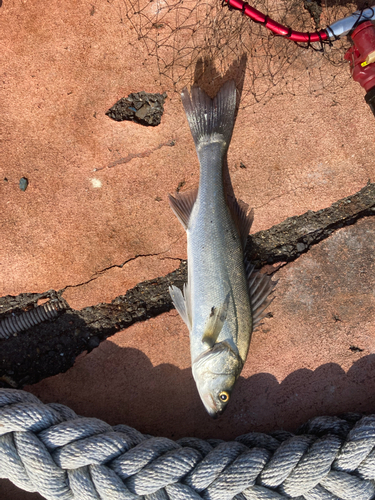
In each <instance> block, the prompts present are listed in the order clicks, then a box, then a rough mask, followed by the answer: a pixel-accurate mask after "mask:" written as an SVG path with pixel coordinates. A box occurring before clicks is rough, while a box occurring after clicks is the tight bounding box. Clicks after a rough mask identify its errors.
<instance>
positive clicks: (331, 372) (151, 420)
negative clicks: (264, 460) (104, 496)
mask: <svg viewBox="0 0 375 500" xmlns="http://www.w3.org/2000/svg"><path fill="white" fill-rule="evenodd" d="M281 362H282V361H281ZM26 389H27V390H28V391H31V392H33V393H34V394H35V395H36V396H38V397H40V399H41V400H42V401H43V402H52V401H54V402H60V403H63V404H66V405H68V406H70V407H71V408H73V409H74V410H75V411H76V412H77V413H78V414H81V415H86V416H95V417H98V418H101V419H103V420H105V421H107V422H109V423H110V424H112V425H114V424H119V423H124V424H127V425H130V426H132V427H135V428H136V429H138V430H139V431H141V432H143V433H149V434H153V435H160V436H167V437H169V438H172V439H178V438H180V437H184V436H196V437H200V438H221V439H226V440H228V439H233V438H235V437H236V436H239V435H241V434H244V433H246V432H250V431H258V432H267V433H269V432H272V431H275V430H278V429H286V430H290V431H295V430H296V429H297V428H298V427H299V426H300V425H301V424H303V423H304V422H306V421H307V420H308V419H310V418H312V417H316V416H319V415H340V414H342V413H346V412H365V413H366V412H367V413H371V412H375V355H369V356H365V357H363V358H361V359H360V360H359V361H357V362H355V363H354V364H353V366H352V367H351V368H350V370H349V371H348V372H347V373H346V372H345V371H344V370H343V369H342V368H341V367H340V366H339V365H337V364H335V363H327V364H324V365H322V366H320V367H319V368H317V369H316V370H314V371H312V370H308V369H299V370H296V371H295V372H293V373H291V374H290V375H288V376H287V377H286V378H285V380H283V381H282V382H281V383H279V382H278V381H277V380H276V378H275V377H274V376H273V375H272V374H270V373H259V374H256V375H253V376H251V377H249V378H248V379H245V378H243V377H240V379H239V380H238V382H237V385H236V387H235V390H234V392H233V395H232V401H231V404H230V405H229V406H228V409H227V410H226V412H225V413H224V414H223V415H222V416H221V417H220V418H219V419H217V420H212V419H211V418H210V417H209V416H208V415H207V414H206V412H205V410H204V408H203V405H202V403H201V401H200V399H199V396H198V394H197V391H196V387H195V382H194V380H193V377H192V373H191V368H190V367H189V368H186V369H183V370H180V369H179V368H177V367H176V366H174V365H171V364H161V365H158V366H152V364H151V362H150V361H149V359H148V358H147V356H146V355H145V354H144V353H143V352H141V351H139V350H138V349H133V348H120V347H118V346H117V345H115V344H113V343H111V342H105V343H103V344H101V346H100V347H99V348H98V349H95V351H94V352H92V353H91V354H89V355H87V356H86V357H84V358H81V359H80V360H79V362H78V363H76V365H75V367H74V370H69V371H68V372H67V373H65V374H61V375H58V376H56V377H53V378H51V379H46V380H44V381H42V382H41V383H40V384H38V385H36V386H29V387H27V388H26Z"/></svg>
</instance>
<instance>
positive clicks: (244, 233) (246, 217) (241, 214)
mask: <svg viewBox="0 0 375 500" xmlns="http://www.w3.org/2000/svg"><path fill="white" fill-rule="evenodd" d="M227 203H228V207H229V210H230V213H231V215H232V218H233V220H234V223H235V224H236V227H237V230H238V233H239V235H240V238H241V243H242V248H245V246H246V241H247V237H248V235H249V232H250V228H251V225H252V223H253V220H254V209H251V210H250V212H249V213H247V212H248V209H249V205H248V204H247V203H245V202H244V201H242V200H236V198H235V197H234V196H229V195H227Z"/></svg>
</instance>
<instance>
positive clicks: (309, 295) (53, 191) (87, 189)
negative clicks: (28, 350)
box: [0, 0, 375, 500]
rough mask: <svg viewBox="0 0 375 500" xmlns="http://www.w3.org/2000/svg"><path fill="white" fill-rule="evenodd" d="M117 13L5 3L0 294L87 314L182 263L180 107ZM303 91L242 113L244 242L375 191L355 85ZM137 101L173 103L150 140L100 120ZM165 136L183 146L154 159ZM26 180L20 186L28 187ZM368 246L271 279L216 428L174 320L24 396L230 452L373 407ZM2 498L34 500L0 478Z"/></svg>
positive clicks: (233, 166) (333, 244)
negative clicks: (163, 96)
mask: <svg viewBox="0 0 375 500" xmlns="http://www.w3.org/2000/svg"><path fill="white" fill-rule="evenodd" d="M121 6H122V3H121V2H120V1H117V0H113V1H110V2H101V3H95V5H92V4H90V3H83V4H80V5H79V6H77V3H76V2H73V1H67V2H63V3H61V2H58V1H56V0H52V1H51V2H49V5H48V8H46V5H45V4H43V3H42V2H40V1H39V2H30V1H27V0H23V2H7V1H5V0H4V2H3V4H2V6H1V7H0V14H1V16H0V39H1V46H2V51H1V53H0V58H1V65H0V67H1V70H0V74H1V80H2V86H1V88H0V103H1V114H0V130H1V134H2V147H1V149H0V171H1V176H0V227H1V239H0V277H1V278H0V296H4V295H7V294H11V295H17V294H19V293H22V292H43V291H46V290H48V289H51V288H52V289H55V290H58V289H61V288H64V287H67V289H66V292H65V294H64V297H65V299H66V300H67V301H68V302H69V304H70V305H71V307H73V308H76V309H80V308H82V307H85V306H88V305H94V304H97V303H99V302H109V301H111V300H112V299H114V298H115V297H116V296H117V295H119V294H124V293H125V292H126V290H127V289H128V288H131V287H133V286H134V285H135V284H136V283H139V282H141V281H143V280H146V279H152V278H156V277H158V276H163V275H165V274H167V273H169V272H170V271H172V270H174V269H176V268H177V267H178V265H179V263H180V259H184V258H186V239H185V235H184V232H183V230H182V228H181V226H180V224H179V222H178V221H177V219H176V218H175V217H174V215H173V214H172V212H171V210H170V209H169V206H168V202H167V195H168V193H173V192H174V191H175V189H176V188H177V186H178V185H179V183H180V182H185V184H184V189H188V188H190V187H194V186H196V185H197V182H198V163H197V158H196V155H195V150H194V145H193V141H192V139H191V136H190V131H189V129H188V125H187V123H186V120H185V117H184V113H183V109H182V106H181V103H180V99H179V96H178V94H176V93H174V92H173V87H172V86H171V84H170V83H168V81H164V82H162V83H160V82H159V74H158V68H157V65H156V63H155V61H154V59H153V58H151V57H150V58H148V59H147V61H146V63H145V62H144V61H145V58H146V57H147V52H146V50H145V47H144V46H143V45H142V44H140V43H138V42H137V39H136V35H135V33H134V31H132V30H131V29H129V27H128V25H127V24H126V23H125V22H124V21H123V14H122V10H121ZM326 71H330V69H329V68H328V69H326ZM332 71H333V69H332ZM335 71H337V70H336V69H335ZM340 71H341V74H342V75H343V76H345V75H346V74H347V71H348V68H347V67H346V66H343V67H342V69H341V70H340ZM246 78H249V77H248V76H247V77H246ZM246 78H245V87H246ZM310 83H311V82H310V80H309V79H308V78H307V77H306V80H305V81H303V80H302V83H301V89H302V90H301V92H300V93H299V95H297V96H291V95H290V94H288V95H287V94H283V95H278V96H277V97H275V98H274V99H272V100H271V101H270V102H268V103H267V104H265V105H263V104H262V103H260V104H257V105H253V106H249V107H247V108H246V109H240V111H239V114H238V119H237V122H236V126H235V130H234V134H233V139H232V144H231V147H230V150H229V158H228V160H229V170H230V173H231V177H232V182H233V185H234V190H235V192H236V194H237V196H238V197H239V198H241V199H243V200H244V201H245V202H247V203H248V204H249V205H250V206H253V207H254V208H255V222H254V226H253V229H252V232H256V231H259V230H261V229H268V228H270V227H271V226H273V225H274V224H277V223H279V222H281V221H283V220H285V219H286V218H287V217H290V216H293V215H299V214H302V213H304V212H306V211H308V210H319V209H321V208H325V207H328V206H329V205H331V204H332V203H333V202H335V201H336V200H338V199H340V198H343V197H345V196H348V195H350V194H353V193H355V192H357V191H358V190H359V189H361V188H362V187H363V186H364V185H366V183H367V182H368V180H369V179H370V180H371V181H375V170H374V157H375V141H374V140H373V137H374V132H375V121H374V116H373V115H372V114H371V112H370V110H369V109H368V107H367V105H366V104H365V102H364V100H363V95H364V92H363V91H362V89H361V88H360V87H359V85H357V84H355V83H354V82H352V81H350V80H347V82H346V86H345V87H344V88H342V89H338V90H337V91H336V93H329V92H327V91H325V90H323V89H322V90H321V92H317V93H314V94H311V92H309V85H310ZM141 90H145V91H147V92H160V93H162V92H164V91H166V92H167V94H168V98H167V100H166V103H165V113H164V115H163V118H162V122H161V124H160V125H159V126H158V127H155V128H153V127H149V128H145V127H143V126H141V125H138V124H135V123H131V122H122V123H117V122H114V121H112V120H110V119H109V118H108V117H107V116H106V115H105V111H106V110H107V109H108V108H109V107H111V106H112V105H113V104H114V103H115V102H116V101H117V100H118V99H119V98H121V97H124V96H127V95H128V94H129V93H131V92H138V91H141ZM172 139H173V140H174V141H175V146H173V147H170V146H162V147H159V146H160V145H161V144H167V143H168V142H170V141H171V140H172ZM129 155H134V158H133V159H132V160H131V161H127V162H123V163H118V164H117V165H116V166H115V167H112V168H110V167H108V166H109V165H111V164H112V163H113V162H117V161H118V160H120V159H122V158H123V159H124V158H125V159H126V158H127V157H128V156H129ZM137 155H138V156H137ZM240 162H242V163H243V164H244V165H245V166H246V168H241V167H240ZM21 177H27V178H28V179H29V186H28V189H27V190H26V191H25V192H22V191H21V190H20V189H19V186H18V183H19V179H20V178H21ZM5 178H6V179H7V181H5V180H4V179H5ZM99 186H100V187H99ZM374 245H375V226H374V222H373V219H372V218H365V219H363V220H361V221H359V222H358V223H356V224H355V225H354V226H351V227H347V228H343V229H340V230H338V231H336V232H335V233H334V234H333V235H332V236H331V237H329V238H328V239H327V240H325V241H323V242H321V243H320V244H319V245H317V246H315V247H313V248H312V249H311V250H310V251H309V252H308V253H307V254H305V255H303V256H301V257H300V258H298V259H297V260H296V261H295V262H294V263H291V264H288V265H286V266H285V267H283V268H282V269H280V270H279V271H278V273H277V278H278V279H279V283H278V286H277V291H276V299H275V301H274V302H273V304H272V307H271V310H272V313H273V317H272V318H270V319H267V320H265V322H264V325H263V326H262V327H261V328H260V329H259V330H257V331H256V332H254V335H253V339H252V343H251V347H250V353H249V357H248V360H247V362H246V365H245V368H244V370H243V372H242V375H241V378H240V380H239V382H238V384H237V387H236V390H235V393H234V396H233V401H232V402H231V405H230V406H229V408H228V410H227V411H226V413H225V414H224V415H223V416H222V418H220V419H218V420H216V421H213V420H211V419H210V418H209V416H208V415H206V413H205V411H204V409H203V407H202V405H201V403H200V400H199V398H198V395H197V392H196V389H195V386H194V382H193V379H192V375H191V369H190V354H189V339H188V334H187V330H186V327H185V326H184V324H183V323H182V321H181V320H180V318H179V317H178V315H177V312H176V311H175V310H173V311H171V312H170V313H166V314H163V315H161V316H159V317H157V318H154V319H151V320H149V321H147V322H144V323H139V324H135V325H133V326H132V327H131V328H129V329H127V330H125V331H123V332H120V333H118V334H116V335H114V336H113V337H111V338H109V339H108V340H106V341H105V342H103V343H102V344H100V346H99V347H98V348H97V349H94V350H93V351H92V352H91V353H90V354H87V355H85V354H83V355H81V356H80V357H79V358H77V360H76V364H75V366H74V367H73V368H72V369H70V370H69V371H68V372H66V373H64V374H60V375H57V376H55V377H52V378H50V379H46V380H43V381H41V382H40V383H39V384H36V385H34V386H29V387H26V388H25V389H26V390H28V391H30V392H33V393H34V394H35V395H37V396H38V397H39V398H40V399H41V400H42V401H44V402H51V401H54V402H60V403H63V404H66V405H68V406H70V407H72V408H73V409H74V410H75V411H76V412H77V413H79V414H81V415H87V416H95V417H98V418H101V419H104V420H106V421H107V422H109V423H111V424H117V423H125V424H128V425H131V426H134V427H136V428H137V429H138V430H140V431H142V432H145V433H150V434H154V435H162V436H168V437H172V438H178V437H182V436H187V435H190V436H198V437H204V438H205V437H220V438H224V439H231V438H233V437H235V436H237V435H239V434H241V433H245V432H248V431H265V432H270V431H272V430H275V429H280V428H285V429H290V430H293V429H295V428H296V427H297V426H298V425H300V424H301V423H303V422H304V421H306V419H308V418H310V417H313V416H316V415H322V414H331V415H337V414H340V413H342V412H346V411H366V412H375V396H374V394H375V390H374V389H375V375H374V373H375V356H374V352H375V329H374V321H373V319H374V308H375V298H374V289H375V288H374V286H375V279H374V273H375V260H374V255H373V248H374ZM126 261H129V262H128V263H126V264H125V265H124V266H123V267H122V268H119V267H112V266H115V265H120V264H122V263H124V262H126ZM108 268H111V269H108ZM106 269H108V270H106ZM350 347H355V348H359V349H360V350H356V349H354V351H353V350H351V349H350ZM0 498H1V499H2V500H36V499H37V498H40V497H39V496H38V495H36V494H31V493H25V492H20V490H17V489H16V488H15V487H13V486H12V485H11V484H10V483H8V482H7V481H4V480H2V481H0Z"/></svg>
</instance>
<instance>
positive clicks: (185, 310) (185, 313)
mask: <svg viewBox="0 0 375 500" xmlns="http://www.w3.org/2000/svg"><path fill="white" fill-rule="evenodd" d="M184 293H185V298H184V295H183V293H182V292H181V290H180V289H179V288H177V287H176V286H173V285H172V286H170V287H169V295H170V296H171V299H172V302H173V305H174V306H175V308H176V310H177V312H178V314H179V315H180V316H181V318H182V319H183V321H184V323H185V324H186V326H187V327H188V329H189V331H190V330H191V317H190V314H189V303H188V301H187V297H186V288H185V285H184Z"/></svg>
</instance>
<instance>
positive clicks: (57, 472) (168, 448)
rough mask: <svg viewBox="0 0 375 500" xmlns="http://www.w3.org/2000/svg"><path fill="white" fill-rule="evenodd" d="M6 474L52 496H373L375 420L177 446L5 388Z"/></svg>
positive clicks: (124, 499)
mask: <svg viewBox="0 0 375 500" xmlns="http://www.w3.org/2000/svg"><path fill="white" fill-rule="evenodd" d="M0 477H2V478H7V479H10V480H11V481H12V482H13V483H14V484H15V485H16V486H18V487H19V488H21V489H23V490H26V491H30V492H34V491H37V492H39V493H40V494H41V495H42V496H44V497H45V498H47V499H49V500H137V499H142V500H200V499H204V500H232V499H233V500H280V499H285V498H289V499H290V498H292V499H294V500H371V499H375V481H374V480H375V416H374V415H372V416H368V417H362V418H361V416H360V415H353V414H351V415H347V416H346V417H345V418H342V419H339V418H337V417H319V418H315V419H312V420H311V421H309V422H308V423H307V424H305V425H304V426H302V427H301V428H300V429H299V431H298V432H297V434H292V433H290V432H285V431H279V432H275V433H273V434H272V435H266V434H261V433H256V432H252V433H249V434H245V435H243V436H239V437H238V438H237V439H236V440H235V441H232V442H228V443H227V442H224V441H221V440H218V439H217V440H214V439H211V440H207V441H204V440H201V439H197V438H183V439H180V440H178V441H172V440H170V439H167V438H159V437H152V436H149V435H143V434H141V433H140V432H138V431H136V430H135V429H132V428H131V427H128V426H126V425H117V426H114V427H111V426H110V425H108V424H106V423H105V422H103V421H101V420H98V419H96V418H85V417H79V416H77V415H76V414H75V413H74V412H73V411H72V410H70V409H69V408H67V407H66V406H64V405H60V404H43V403H41V402H40V401H39V400H38V399H37V398H36V397H35V396H33V395H32V394H30V393H27V392H24V391H19V390H14V389H0Z"/></svg>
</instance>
